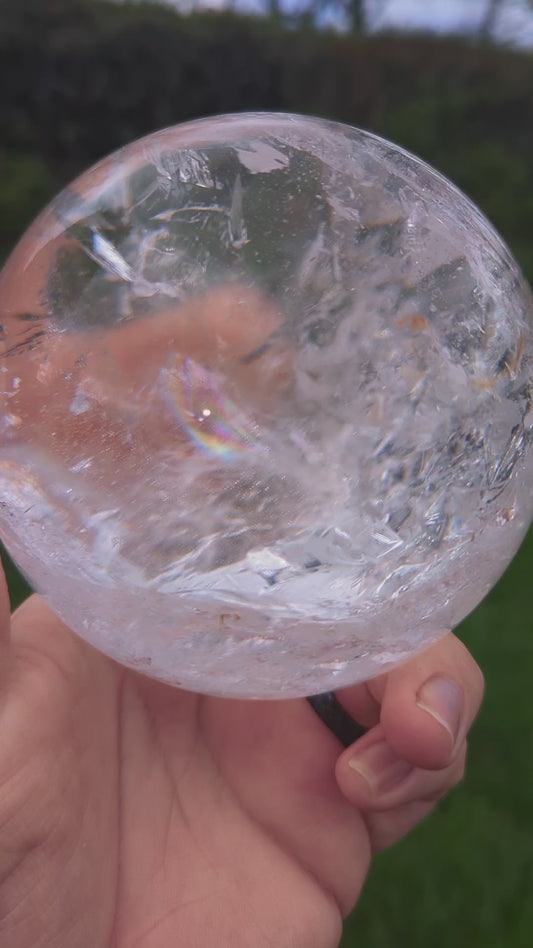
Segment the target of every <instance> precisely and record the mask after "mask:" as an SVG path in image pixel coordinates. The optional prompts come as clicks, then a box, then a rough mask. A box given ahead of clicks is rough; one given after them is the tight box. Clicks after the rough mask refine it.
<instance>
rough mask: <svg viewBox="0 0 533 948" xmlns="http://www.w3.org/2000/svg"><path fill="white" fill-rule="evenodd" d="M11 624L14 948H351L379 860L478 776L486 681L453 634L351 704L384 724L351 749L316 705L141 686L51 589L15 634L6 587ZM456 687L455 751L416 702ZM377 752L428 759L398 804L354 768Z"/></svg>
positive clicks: (3, 779) (6, 637) (5, 933)
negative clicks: (348, 940)
mask: <svg viewBox="0 0 533 948" xmlns="http://www.w3.org/2000/svg"><path fill="white" fill-rule="evenodd" d="M0 627H1V655H0V668H1V669H2V678H1V682H0V733H1V734H2V741H1V744H0V748H1V749H0V943H2V944H6V945H9V946H10V948H40V946H43V948H44V946H45V945H46V948H65V946H66V945H68V946H69V948H85V946H86V948H168V946H169V945H183V946H187V948H189V946H191V948H192V946H196V945H198V946H202V948H211V946H212V948H215V946H216V948H220V946H221V945H224V946H232V948H234V946H235V948H241V946H242V948H245V946H246V948H248V946H250V945H251V944H253V945H254V946H257V948H263V946H265V948H266V946H274V945H275V946H276V948H333V946H335V945H337V944H338V942H339V939H340V935H341V924H342V918H343V917H344V916H345V915H346V914H347V913H348V912H349V911H350V909H351V908H352V907H353V905H354V904H355V902H356V901H357V898H358V896H359V893H360V891H361V887H362V885H363V882H364V879H365V877H366V875H367V872H368V870H369V866H370V860H371V856H372V853H373V852H375V851H377V850H380V849H383V848H385V847H387V846H390V845H392V844H393V843H395V842H397V841H398V840H399V839H401V837H403V836H404V835H405V834H406V833H407V832H409V830H410V829H411V828H412V827H413V826H414V825H416V824H417V823H418V822H419V821H420V820H421V819H423V818H424V817H425V816H427V814H428V813H429V812H430V811H431V810H432V809H433V807H434V806H435V804H436V802H437V801H438V800H439V799H440V798H441V797H442V796H443V795H444V794H445V793H447V792H448V791H449V790H450V789H451V788H452V787H453V786H454V785H455V784H456V783H457V782H458V781H459V780H460V779H461V777H462V775H463V771H464V763H465V755H466V733H467V731H468V729H469V727H470V725H471V722H472V720H473V718H474V716H475V714H476V712H477V710H478V707H479V703H480V700H481V693H482V678H481V674H480V672H479V669H478V668H477V666H476V664H475V662H474V660H473V659H472V658H471V656H470V655H469V653H468V652H467V650H466V649H465V648H464V646H463V645H462V644H461V643H460V642H459V641H458V640H457V639H456V638H455V637H454V636H453V635H449V636H447V637H446V638H444V639H443V640H442V641H441V642H439V643H438V644H437V645H435V646H433V647H432V648H431V649H429V650H428V651H426V652H424V653H423V654H421V655H419V656H418V657H417V658H416V659H413V660H412V661H411V662H409V663H408V664H406V665H404V666H403V667H401V668H399V669H397V670H396V671H394V672H390V673H389V674H388V675H386V676H383V677H382V678H378V679H375V680H374V681H372V682H369V683H367V684H363V685H360V686H356V687H354V688H351V689H348V690H346V691H345V692H343V693H342V695H341V698H342V700H343V702H344V704H345V706H346V707H347V708H348V709H349V710H350V711H351V712H352V713H355V714H356V716H357V717H358V718H359V719H360V720H361V721H362V723H364V724H365V725H367V726H368V727H370V730H369V731H368V732H367V734H366V735H365V736H364V737H362V738H361V739H360V740H359V741H357V742H356V744H355V745H353V746H352V747H351V748H348V749H347V750H342V748H341V747H340V746H339V744H338V742H337V740H336V738H334V737H333V735H332V734H331V733H330V732H329V731H328V730H327V728H326V727H325V726H324V725H323V723H322V722H321V721H320V719H319V718H318V717H317V716H316V715H315V713H314V712H313V710H312V709H311V708H310V707H309V705H308V704H307V702H305V701H303V700H292V701H273V702H243V701H234V700H229V699H221V698H210V697H205V696H201V695H195V694H192V693H190V692H185V691H180V690H178V689H174V688H171V687H168V686H166V685H162V684H160V683H158V682H155V681H152V680H150V679H147V678H143V677H141V676H139V675H137V674H136V673H134V672H131V671H128V670H126V669H124V668H122V667H120V666H119V665H117V664H115V663H114V662H112V661H111V660H109V659H107V658H105V657H104V656H102V655H100V654H98V653H97V652H95V651H94V650H93V649H92V648H91V647H90V646H88V645H85V644H84V643H83V642H81V641H80V640H79V639H78V638H76V637H75V636H74V635H73V634H72V633H71V632H70V631H69V630H68V629H67V628H66V627H65V626H64V625H62V623H61V622H60V621H59V620H58V619H57V618H56V617H55V616H54V614H53V613H52V612H51V611H50V610H49V609H48V608H47V607H46V606H45V605H44V603H43V602H42V601H41V600H40V599H39V598H38V597H36V596H33V597H32V598H31V599H29V600H28V601H27V602H26V603H25V604H24V605H23V606H22V607H21V608H20V609H19V610H18V611H17V612H16V613H15V615H14V617H13V619H12V622H11V624H10V619H9V608H8V598H7V592H6V590H5V587H4V588H3V589H2V597H1V626H0ZM440 676H444V677H445V678H446V679H448V680H451V681H453V682H455V683H456V684H457V685H458V686H459V688H460V692H461V695H462V698H461V710H460V718H459V727H458V733H457V737H456V739H455V740H454V741H452V739H451V736H450V733H449V731H448V730H447V728H446V727H445V726H443V724H442V723H441V721H439V720H438V719H437V718H436V717H435V716H434V715H433V714H432V713H430V712H429V711H428V710H426V709H425V708H422V707H420V706H419V705H418V704H417V699H418V700H419V695H420V692H421V689H422V687H423V685H424V683H425V682H427V681H428V679H429V680H434V679H435V677H440ZM376 745H378V746H380V747H383V746H385V748H388V749H389V750H390V751H392V752H393V753H395V754H396V755H398V757H399V758H400V759H401V760H402V761H404V762H405V761H406V762H408V763H409V764H411V765H412V770H410V771H409V772H408V773H406V774H405V776H403V777H402V778H401V779H400V780H399V781H398V782H397V783H396V784H395V785H393V786H392V787H390V788H389V789H385V790H384V791H380V790H379V789H377V790H374V791H373V790H372V788H371V786H370V785H369V784H368V783H367V782H366V781H365V779H364V778H363V777H362V776H361V774H360V773H359V772H358V771H356V770H354V769H353V768H352V767H351V766H350V764H349V761H350V760H353V759H354V757H356V758H357V759H358V761H359V763H361V762H362V761H363V762H364V758H363V752H364V750H365V748H366V749H367V750H368V748H372V746H374V747H375V746H376ZM375 760H376V758H375V757H374V761H375ZM367 764H368V761H367ZM374 776H376V777H377V778H379V774H378V773H377V771H376V774H375V775H374Z"/></svg>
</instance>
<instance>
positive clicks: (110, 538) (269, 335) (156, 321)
mask: <svg viewBox="0 0 533 948" xmlns="http://www.w3.org/2000/svg"><path fill="white" fill-rule="evenodd" d="M531 320H532V302H531V297H530V295H529V291H528V289H527V287H526V285H525V283H524V281H523V279H522V277H521V275H520V272H519V270H518V268H517V266H516V264H515V263H514V261H513V260H512V258H511V256H510V255H509V252H508V250H507V249H506V247H505V246H504V244H503V243H502V241H501V240H500V238H499V237H498V236H497V234H496V233H495V232H494V230H493V229H492V227H491V226H490V225H489V224H488V222H487V221H486V220H485V218H484V217H483V216H482V215H481V213H480V212H479V211H478V210H477V209H476V208H475V207H474V206H473V205H472V204H471V202H470V201H469V200H468V199H467V198H466V197H465V196H464V195H463V194H461V193H460V192H459V191H458V190H457V189H456V188H455V187H454V186H453V185H451V184H450V183H449V182H448V181H446V180H445V179H444V178H443V177H441V175H440V174H438V173H436V172H435V171H433V170H432V169H431V168H429V167H428V166H427V165H425V164H424V163H422V162H421V161H419V160H418V159H416V158H414V157H413V156H412V155H409V154H407V153H406V152H405V151H403V150H402V149H400V148H398V147H396V146H394V145H391V144H389V143H388V142H385V141H383V140H380V139H378V138H376V137H374V136H373V135H370V134H367V133H366V132H363V131H359V130H357V129H354V128H349V127H346V126H343V125H338V124H335V123H332V122H326V121H321V120H317V119H311V118H304V117H300V116H294V115H276V114H252V115H233V116H223V117H218V118H213V119H208V120H202V121H198V122H192V123H190V124H187V125H182V126H178V127H177V128H172V129H167V130H165V131H162V132H158V133H156V134H153V135H150V136H149V137H147V138H145V139H143V140H141V141H138V142H135V143H134V144H132V145H130V146H129V147H127V148H124V149H123V150H121V151H119V152H117V153H115V154H113V155H111V157H109V158H107V159H106V160H104V161H102V162H101V163H100V164H98V165H96V166H95V167H94V168H92V169H91V170H90V171H88V172H87V173H86V174H84V175H83V176H82V177H81V178H79V179H78V180H77V181H76V182H74V184H73V185H72V186H71V187H70V188H68V189H67V190H66V191H64V192H63V193H62V194H60V195H59V196H58V197H57V198H56V199H55V200H54V201H53V202H52V204H51V205H50V206H49V207H48V208H47V210H45V211H44V213H43V214H42V215H41V217H40V218H39V219H38V220H37V221H36V222H35V224H34V225H33V226H32V227H31V228H30V230H29V231H28V232H27V233H26V235H25V236H24V237H23V239H22V241H21V242H20V243H19V245H18V246H17V248H16V249H15V251H14V253H13V254H12V256H11V258H10V259H9V261H8V262H7V264H6V266H5V269H4V271H3V273H2V276H1V277H0V322H1V324H2V335H1V339H0V384H1V400H0V406H1V411H0V523H1V532H2V536H3V539H4V540H5V543H6V545H7V548H8V549H9V551H10V552H11V554H12V556H13V557H14V558H15V560H16V562H17V563H18V564H19V566H20V568H21V569H22V570H23V571H24V572H25V573H26V574H27V576H28V577H29V579H30V581H31V583H32V584H33V586H34V587H35V588H36V589H37V590H38V591H39V592H40V593H41V594H42V595H43V596H44V598H45V599H46V600H47V602H48V603H49V604H50V605H51V606H52V607H53V609H54V610H55V611H56V612H57V613H58V614H59V615H60V616H61V617H62V618H63V620H64V621H65V622H66V623H67V624H68V625H69V626H71V627H72V628H73V629H74V630H75V631H76V632H77V633H78V634H79V635H80V636H82V637H83V638H84V639H86V640H87V641H89V642H91V643H92V644H93V645H95V646H96V647H97V648H98V649H101V650H102V651H103V652H105V653H107V654H108V655H110V656H112V657H113V658H115V659H117V660H118V661H120V662H123V663H124V664H126V665H128V666H131V667H133V668H135V669H138V670H140V671H143V672H145V673H147V674H149V675H152V676H154V677H156V678H159V679H162V680H164V681H167V682H171V683H172V684H175V685H181V686H183V687H185V688H189V689H192V690H195V691H202V692H208V693H215V694H223V695H235V696H245V697H282V696H296V695H305V694H311V693H315V692H319V691H322V690H325V689H331V688H337V687H341V686H345V685H348V684H350V683H352V682H355V681H358V680H362V679H365V678H368V677H370V676H373V675H376V674H378V673H380V672H382V671H383V670H384V669H386V668H388V667H390V666H391V665H393V664H395V663H398V662H400V661H401V660H403V659H405V658H407V657H408V656H410V655H411V654H413V653H414V652H416V651H417V650H419V649H421V648H423V647H425V646H426V645H428V644H430V643H431V642H432V641H434V640H435V639H436V638H437V637H439V636H440V635H442V634H443V632H444V631H445V630H446V629H449V628H451V627H452V626H455V625H456V624H457V623H458V622H459V621H460V620H461V619H462V618H463V617H464V616H465V615H466V614H467V613H468V612H469V610H471V609H472V608H473V607H474V606H475V605H476V604H477V603H478V602H479V600H480V599H481V598H482V597H483V596H484V595H485V594H486V593H487V591H488V590H489V589H490V587H491V586H492V585H493V583H494V582H495V581H496V579H497V578H498V576H499V575H500V574H501V572H502V571H503V569H504V567H505V566H506V565H507V563H508V562H509V560H510V559H511V557H512V556H513V554H514V553H515V551H516V549H517V547H518V545H519V543H520V541H521V539H522V537H523V535H524V533H525V531H526V529H527V527H528V525H529V522H530V519H531V517H532V513H533V497H532V490H531V485H532V483H533V477H532V475H533V455H532V450H531V433H532V428H531V425H532V422H533V411H532V357H533V343H532V327H531Z"/></svg>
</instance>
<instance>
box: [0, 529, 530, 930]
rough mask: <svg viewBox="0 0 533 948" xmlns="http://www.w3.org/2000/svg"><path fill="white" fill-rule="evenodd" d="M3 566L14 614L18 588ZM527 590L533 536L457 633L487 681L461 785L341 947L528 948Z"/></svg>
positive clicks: (388, 860) (373, 879) (362, 909)
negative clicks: (494, 587)
mask: <svg viewBox="0 0 533 948" xmlns="http://www.w3.org/2000/svg"><path fill="white" fill-rule="evenodd" d="M6 566H7V572H8V580H9V585H10V591H11V596H12V602H13V605H14V606H15V605H16V604H18V602H20V601H21V599H22V598H24V596H25V595H26V594H27V586H26V585H25V584H24V582H23V581H22V580H21V579H20V577H19V576H18V575H17V573H16V571H15V570H14V568H13V567H12V566H11V565H10V564H9V562H8V561H7V562H6ZM530 584H531V585H530ZM532 587H533V532H532V533H531V534H530V536H529V537H528V539H527V540H526V542H525V543H524V545H523V547H522V550H521V551H520V553H519V555H518V556H517V558H516V559H515V561H514V563H513V564H512V566H511V567H510V568H509V570H508V571H507V573H506V574H505V576H504V577H503V579H502V580H501V582H500V583H499V584H498V586H497V587H496V589H494V591H493V592H492V593H491V595H490V596H489V597H488V598H487V599H486V600H485V602H484V603H482V605H481V606H479V608H478V609H477V610H476V611H475V612H474V613H473V614H472V615H471V616H470V617H469V618H468V619H467V621H466V622H464V623H463V625H462V627H461V629H460V630H459V633H460V635H461V637H462V638H463V640H464V641H465V642H466V643H467V644H468V646H469V648H470V649H471V651H472V652H473V654H474V655H475V656H476V658H477V660H478V662H479V663H480V665H481V666H482V668H483V670H484V672H485V675H486V679H487V694H486V699H485V702H484V705H483V709H482V712H481V714H480V717H479V719H478V722H477V724H476V726H475V728H474V730H473V733H472V736H471V744H470V759H469V766H468V772H467V777H466V779H465V781H464V783H463V784H462V785H461V786H460V787H459V788H457V789H456V790H455V791H454V792H453V793H452V794H451V795H450V796H449V797H448V798H447V799H446V800H445V801H444V802H443V803H442V804H441V805H440V807H439V808H438V810H437V812H436V813H435V814H433V815H432V816H431V817H430V818H429V819H428V820H427V821H426V822H425V823H424V824H423V825H422V826H421V827H419V828H418V830H416V831H415V832H414V833H412V835H411V836H410V837H409V838H408V839H407V840H405V841H404V842H402V843H400V844H399V845H398V846H396V847H395V848H394V849H392V850H390V851H389V852H387V853H383V854H381V855H380V856H379V857H377V858H376V860H375V862H374V865H373V867H372V870H371V873H370V878H369V880H368V883H367V885H366V888H365V891H364V893H363V897H362V899H361V901H360V903H359V905H358V907H357V908H356V910H355V911H354V913H353V914H352V916H351V917H350V919H349V920H348V921H347V923H346V926H345V936H344V939H343V942H342V948H355V946H364V948H400V946H402V948H403V946H405V948H407V946H408V948H427V946H429V945H430V946H431V948H450V946H453V948H529V946H530V945H531V943H532V933H533V819H532V816H531V811H532V807H533V701H532V695H533V635H532V634H531V632H532V625H533V622H532V620H531V617H530V616H531V591H532Z"/></svg>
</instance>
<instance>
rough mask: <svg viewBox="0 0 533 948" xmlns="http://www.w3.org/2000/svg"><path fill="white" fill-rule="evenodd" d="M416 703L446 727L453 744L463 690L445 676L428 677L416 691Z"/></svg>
mask: <svg viewBox="0 0 533 948" xmlns="http://www.w3.org/2000/svg"><path fill="white" fill-rule="evenodd" d="M416 703H417V705H418V707H419V708H422V710H423V711H427V713H428V714H431V716H432V717H433V718H435V720H436V721H438V722H439V724H442V726H443V727H445V728H446V730H447V731H448V734H449V735H450V737H451V739H452V744H455V742H456V740H457V735H458V734H459V725H460V723H461V716H462V713H463V692H462V690H461V688H460V687H459V685H457V684H456V683H455V682H454V681H449V680H448V679H447V678H430V679H429V680H428V681H426V683H425V684H424V685H422V687H421V689H420V691H419V692H418V696H417V700H416Z"/></svg>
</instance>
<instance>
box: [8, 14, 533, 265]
mask: <svg viewBox="0 0 533 948" xmlns="http://www.w3.org/2000/svg"><path fill="white" fill-rule="evenodd" d="M0 89H1V90H2V92H1V107H0V252H2V253H6V252H7V250H8V248H9V246H10V245H11V244H12V242H13V241H14V239H15V238H16V236H17V235H18V233H20V231H21V230H22V229H23V228H24V227H25V226H26V224H27V223H28V221H29V219H30V218H31V217H32V216H33V214H34V212H35V211H36V210H37V209H38V207H39V206H40V205H41V204H42V203H43V202H44V201H45V200H46V199H47V197H48V196H50V195H51V194H52V193H53V192H54V190H56V189H57V188H59V187H60V186H61V185H63V184H64V183H66V182H67V181H68V180H69V179H70V178H71V177H73V176H74V175H75V174H76V173H78V172H79V171H80V170H82V168H83V167H85V166H86V165H88V164H89V163H91V162H93V161H94V160H96V159H97V158H99V157H102V156H103V155H105V154H107V153H108V152H109V151H111V150H113V149H114V148H117V147H118V146H119V145H122V144H124V143H126V142H128V141H130V140H132V139H134V138H137V137H138V136H140V135H143V134H145V133H147V132H150V131H152V130H153V129H156V128H160V127H163V126H165V125H171V124H174V123H177V122H181V121H184V120H186V119H190V118H195V117H198V116H202V115H209V114H214V113H219V112H228V111H242V110H253V109H273V110H284V111H296V112H305V113H308V114H309V113H310V114H316V115H323V116H328V117H331V118H336V119H340V120H342V121H346V122H349V123H351V124H355V125H361V126H362V127H365V128H368V129H371V130H372V131H376V132H378V133H380V134H383V135H385V136H387V137H390V138H392V139H393V140H396V141H398V142H399V143H401V144H402V145H404V146H405V147H407V148H410V149H411V150H413V151H415V152H416V153H418V154H420V155H421V156H422V157H424V158H426V159H427V160H428V161H430V162H431V163H432V164H434V165H435V166H437V167H438V168H440V169H441V170H442V171H443V172H444V173H446V174H448V175H449V176H450V177H452V178H453V179H454V180H455V181H456V182H457V184H459V185H460V186H461V187H463V188H464V189H465V190H466V191H467V192H468V193H469V194H470V195H471V196H472V197H473V199H474V200H475V201H477V203H479V204H480V205H481V206H482V207H483V209H484V210H485V212H486V213H487V214H488V215H489V217H491V218H492V220H493V221H494V223H495V224H496V226H497V227H498V228H499V229H500V230H501V232H502V233H503V234H504V236H505V237H506V238H507V240H508V242H509V243H510V244H511V246H512V248H513V250H514V251H515V253H516V254H517V256H518V258H519V259H520V261H521V263H522V265H523V267H524V269H525V270H526V272H527V273H528V275H529V277H530V278H533V237H532V236H531V231H532V228H531V221H532V219H533V160H532V156H533V57H532V56H531V55H528V54H520V53H513V52H511V51H506V50H501V49H500V50H498V49H497V48H493V47H492V48H491V47H486V46H480V45H477V46H476V45H473V44H469V43H467V42H463V41H460V40H456V39H454V40H451V39H437V38H430V37H425V36H406V35H402V36H377V37H371V38H367V39H358V38H356V37H350V36H341V35H336V34H333V33H327V34H324V33H317V32H315V31H312V30H308V29H300V30H298V29H283V28H282V27H281V26H279V25H275V24H272V23H269V22H268V21H266V20H261V19H258V18H246V17H239V16H236V15H232V14H228V13H226V14H203V15H194V16H189V17H182V16H179V15H178V14H176V13H174V12H173V11H171V10H170V9H168V8H165V7H161V6H156V5H152V4H113V3H109V2H104V0H90V2H89V0H49V2H48V3H47V4H42V3H41V2H40V0H18V3H17V4H15V3H14V2H13V0H0Z"/></svg>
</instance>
